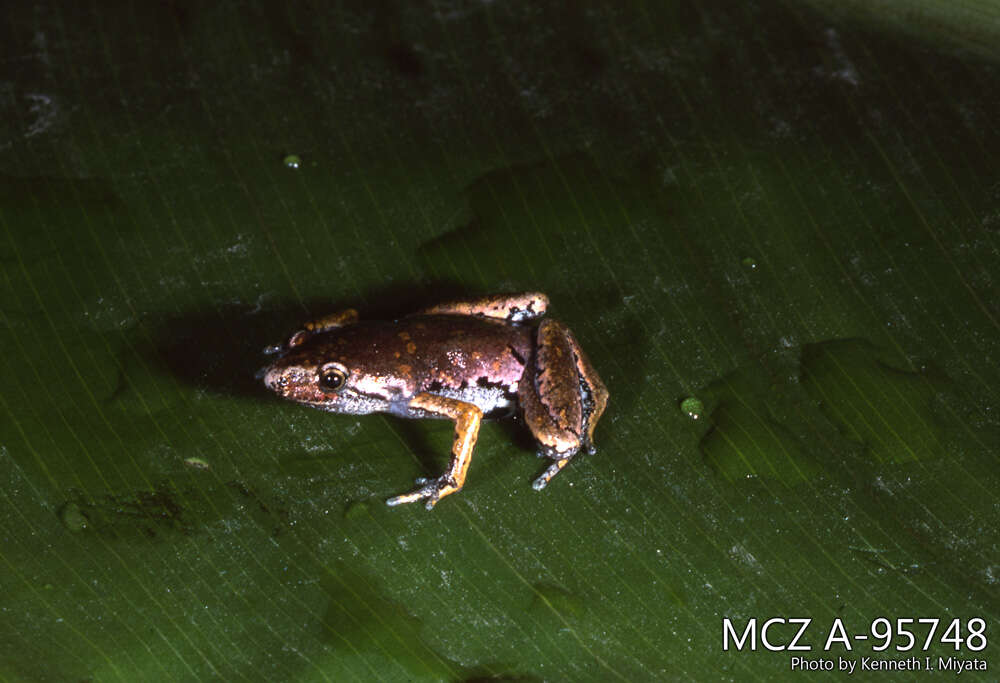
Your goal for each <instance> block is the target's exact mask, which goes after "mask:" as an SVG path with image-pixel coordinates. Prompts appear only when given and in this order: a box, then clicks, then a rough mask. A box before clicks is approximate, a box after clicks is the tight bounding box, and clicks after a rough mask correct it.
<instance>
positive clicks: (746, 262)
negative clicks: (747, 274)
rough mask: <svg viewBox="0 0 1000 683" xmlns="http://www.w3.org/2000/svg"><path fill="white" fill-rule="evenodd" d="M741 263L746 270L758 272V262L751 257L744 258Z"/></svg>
mask: <svg viewBox="0 0 1000 683" xmlns="http://www.w3.org/2000/svg"><path fill="white" fill-rule="evenodd" d="M740 263H742V264H743V267H744V268H746V269H747V270H757V261H755V260H754V259H753V258H751V257H750V256H746V257H744V259H743V260H742V261H740Z"/></svg>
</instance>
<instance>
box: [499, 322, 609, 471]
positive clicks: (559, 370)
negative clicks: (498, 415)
mask: <svg viewBox="0 0 1000 683" xmlns="http://www.w3.org/2000/svg"><path fill="white" fill-rule="evenodd" d="M534 373H535V374H534V377H533V381H530V382H526V383H525V384H527V386H526V387H524V389H521V388H520V387H519V388H518V393H519V395H520V396H521V403H522V406H523V408H524V416H525V420H526V421H527V423H528V426H529V428H530V429H531V431H532V433H533V434H534V435H535V438H536V439H538V441H539V443H541V444H542V445H543V446H544V447H545V448H546V449H547V451H548V454H549V455H551V457H555V458H561V457H566V456H567V454H568V455H573V454H574V453H576V451H577V450H579V449H580V448H581V447H583V448H585V449H586V450H588V451H593V437H594V427H595V426H596V425H597V421H598V420H599V419H600V418H601V415H602V414H603V413H604V409H605V407H606V406H607V403H608V390H607V388H605V386H604V383H603V382H602V381H601V378H600V377H598V375H597V372H596V371H595V370H594V368H593V366H591V364H590V361H589V360H588V359H587V355H586V354H585V353H584V352H583V349H581V348H580V345H579V344H578V343H577V341H576V339H575V338H574V337H573V333H572V332H570V330H569V328H568V327H566V326H565V325H563V324H562V323H561V322H559V321H558V320H543V321H542V323H541V325H539V326H538V341H537V355H536V361H535V368H534Z"/></svg>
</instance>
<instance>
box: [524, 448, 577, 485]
mask: <svg viewBox="0 0 1000 683" xmlns="http://www.w3.org/2000/svg"><path fill="white" fill-rule="evenodd" d="M540 455H545V454H540ZM574 455H576V453H570V454H568V455H566V456H565V457H561V458H558V459H557V460H555V462H553V463H552V464H551V465H549V468H548V469H547V470H545V473H544V474H542V476H540V477H539V478H538V479H536V480H535V482H534V483H533V484H532V485H531V488H533V489H535V490H536V491H541V490H542V489H544V488H545V487H546V486H548V485H549V482H550V481H552V477H554V476H556V475H557V474H559V473H560V472H562V469H563V468H564V467H566V465H568V464H569V461H570V460H572V459H573V456H574ZM546 457H552V456H546ZM557 457H558V456H557Z"/></svg>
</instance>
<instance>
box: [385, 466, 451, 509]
mask: <svg viewBox="0 0 1000 683" xmlns="http://www.w3.org/2000/svg"><path fill="white" fill-rule="evenodd" d="M416 484H417V486H419V487H420V488H418V489H415V490H413V491H410V492H409V493H404V494H403V495H401V496H394V497H392V498H390V499H389V500H387V501H385V504H386V505H388V506H389V507H395V506H397V505H403V504H404V503H415V502H417V501H418V500H424V499H425V498H426V499H427V503H426V504H425V505H424V507H426V508H427V509H428V510H432V509H433V508H434V506H435V505H437V502H438V501H439V500H441V498H443V497H444V496H447V495H448V494H449V493H453V492H455V491H457V490H458V488H457V487H456V486H455V482H453V481H452V479H451V477H449V476H448V475H446V474H445V475H442V476H440V477H437V478H435V479H427V478H426V477H420V478H418V479H417V480H416Z"/></svg>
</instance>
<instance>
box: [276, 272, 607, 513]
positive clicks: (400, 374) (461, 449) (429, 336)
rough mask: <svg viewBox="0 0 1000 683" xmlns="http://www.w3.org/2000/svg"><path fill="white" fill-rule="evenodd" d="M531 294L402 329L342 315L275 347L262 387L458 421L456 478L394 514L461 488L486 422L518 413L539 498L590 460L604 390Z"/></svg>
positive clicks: (470, 306)
mask: <svg viewBox="0 0 1000 683" xmlns="http://www.w3.org/2000/svg"><path fill="white" fill-rule="evenodd" d="M548 303H549V302H548V298H547V297H546V296H545V295H544V294H540V293H537V292H526V293H522V294H499V295H491V296H486V297H482V298H478V299H469V300H464V301H454V302H450V303H446V304H440V305H437V306H432V307H430V308H426V309H423V310H421V311H417V312H416V313H413V314H412V315H409V316H407V317H405V318H402V319H400V320H394V321H361V322H359V321H358V313H357V311H355V310H353V309H348V310H346V311H342V312H339V313H335V314H333V315H330V316H327V317H325V318H322V319H320V320H316V321H313V322H310V323H307V324H306V325H305V328H304V329H302V330H300V331H298V332H296V333H295V334H293V335H292V337H291V338H290V339H289V340H288V343H287V344H285V345H284V346H281V347H276V348H274V349H272V350H273V351H274V352H277V353H280V354H281V355H280V356H279V358H278V359H277V360H276V361H275V362H274V364H273V365H271V366H270V367H269V368H268V369H267V370H266V371H265V373H264V383H265V384H266V385H267V386H268V388H270V389H272V390H274V391H275V392H277V393H278V394H280V395H281V396H283V397H285V398H287V399H290V400H292V401H296V402H298V403H304V404H306V405H310V406H313V407H315V408H320V409H321V410H328V411H330V412H334V413H347V414H351V415H361V414H366V413H375V412H383V413H391V414H393V415H398V416H400V417H408V418H448V419H451V420H454V421H455V442H454V445H453V447H452V458H451V466H450V467H449V468H448V471H447V472H445V473H444V474H443V475H441V476H440V477H437V478H434V479H417V485H418V488H417V489H415V490H414V491H412V492H410V493H406V494H403V495H401V496H396V497H394V498H390V499H389V500H388V501H386V502H387V503H388V504H389V505H400V504H402V503H412V502H415V501H418V500H426V506H427V509H428V510H429V509H431V508H433V507H434V505H435V504H436V503H437V502H438V501H439V500H440V499H441V498H443V497H445V496H447V495H450V494H452V493H454V492H455V491H458V490H459V489H461V488H462V485H463V484H464V483H465V475H466V472H467V471H468V469H469V462H470V460H471V458H472V449H473V447H474V446H475V444H476V437H477V435H478V433H479V424H480V421H481V420H482V418H483V416H484V415H488V416H495V415H502V414H512V413H513V412H514V411H515V410H516V409H517V408H518V407H519V408H520V409H521V411H523V415H524V420H525V422H526V423H527V425H528V428H529V429H530V430H531V433H532V434H533V435H534V437H535V439H536V441H537V442H538V455H539V456H543V457H547V458H551V459H552V460H553V462H552V464H551V465H550V466H549V467H548V469H547V470H546V471H545V473H544V474H542V475H541V476H540V477H539V478H538V479H536V480H535V483H534V488H535V489H536V490H541V489H543V488H545V486H546V484H548V483H549V481H551V479H552V478H553V477H554V476H555V475H556V474H558V473H559V471H560V470H562V468H564V467H565V466H566V465H567V464H568V463H569V461H570V460H571V459H572V458H573V456H574V455H576V454H577V452H579V451H580V449H581V448H582V449H584V450H586V451H587V452H588V453H593V452H594V445H593V437H594V427H595V426H596V425H597V421H598V420H599V419H600V417H601V414H602V413H603V412H604V408H605V407H606V406H607V402H608V390H607V389H606V388H605V387H604V383H603V382H601V378H600V377H598V376H597V372H595V371H594V368H593V367H592V366H591V365H590V361H588V360H587V356H586V355H585V354H584V353H583V350H582V349H581V348H580V345H579V344H578V343H577V341H576V339H575V338H574V337H573V334H572V333H571V332H570V331H569V328H567V327H566V326H565V325H563V324H562V323H560V322H559V321H557V320H552V319H551V318H549V319H544V320H542V319H541V318H542V316H543V315H544V314H545V312H546V310H547V309H548Z"/></svg>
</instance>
